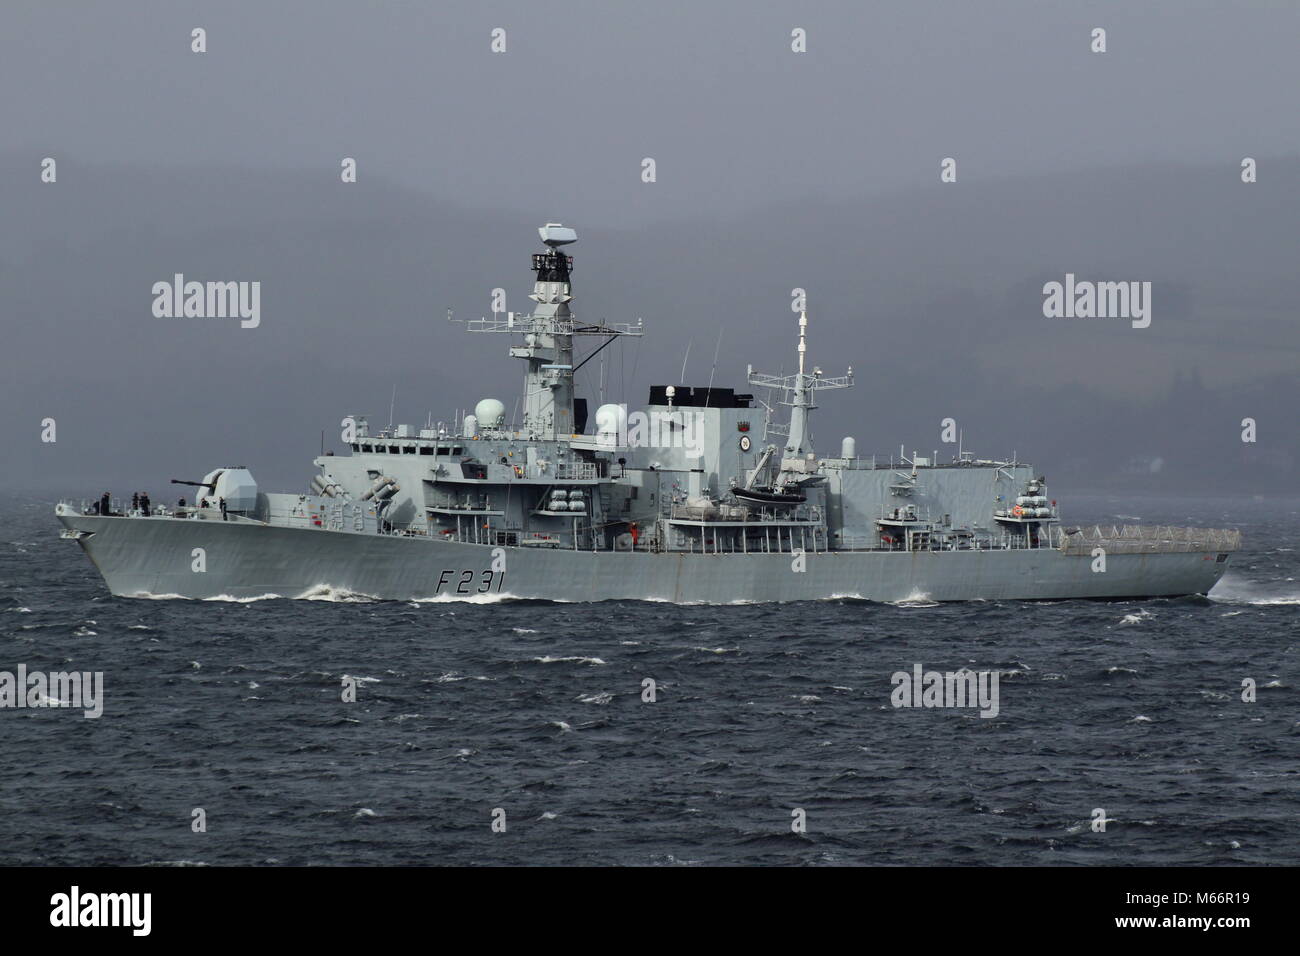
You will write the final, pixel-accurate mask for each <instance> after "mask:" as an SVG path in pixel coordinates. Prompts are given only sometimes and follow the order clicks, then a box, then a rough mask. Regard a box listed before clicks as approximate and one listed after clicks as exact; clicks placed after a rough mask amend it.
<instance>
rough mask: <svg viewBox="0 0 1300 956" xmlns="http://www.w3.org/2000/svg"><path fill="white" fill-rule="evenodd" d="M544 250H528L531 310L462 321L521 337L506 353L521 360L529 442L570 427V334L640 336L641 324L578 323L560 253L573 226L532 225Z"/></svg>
mask: <svg viewBox="0 0 1300 956" xmlns="http://www.w3.org/2000/svg"><path fill="white" fill-rule="evenodd" d="M537 232H538V234H539V235H540V236H541V238H542V242H543V244H544V245H545V246H546V251H545V252H541V253H536V254H534V255H533V265H532V267H533V271H534V272H535V273H536V274H537V275H536V279H535V281H534V283H533V291H532V293H531V294H530V295H529V296H528V297H529V298H530V299H532V300H533V301H534V302H535V303H537V305H536V306H535V307H534V310H533V312H532V313H531V314H528V315H524V314H516V313H514V312H507V313H506V315H505V317H504V319H503V318H502V317H501V316H500V314H499V313H498V314H497V315H494V316H493V317H492V318H490V319H489V318H483V319H474V320H471V321H469V322H467V323H466V328H467V329H468V330H469V331H471V332H508V333H519V334H520V335H522V336H523V344H522V345H512V346H511V347H510V355H511V356H512V357H514V358H518V359H523V361H524V363H525V365H526V368H525V371H524V393H523V421H522V423H521V424H522V433H523V434H522V437H524V438H526V439H529V440H532V441H557V440H560V439H564V438H568V437H569V436H570V435H572V434H573V432H574V418H573V373H574V372H575V371H576V369H575V367H574V364H573V337H574V336H575V335H606V336H609V337H610V340H611V341H612V340H613V338H615V337H617V336H620V335H641V334H642V330H641V324H640V322H638V323H637V324H636V325H635V326H633V325H630V324H627V323H615V324H612V325H605V324H600V325H582V324H579V323H578V322H577V321H576V320H575V318H574V316H573V313H572V311H571V310H570V309H569V303H570V302H571V301H572V300H573V287H572V285H571V283H570V274H571V273H572V271H573V257H572V256H569V255H566V254H564V253H563V252H560V251H559V250H560V247H561V246H566V245H569V244H570V243H574V242H577V241H578V234H577V232H576V231H575V230H573V229H571V228H569V227H567V226H564V225H561V224H560V223H558V222H548V223H547V224H546V225H544V226H541V227H540V228H539V229H538V230H537Z"/></svg>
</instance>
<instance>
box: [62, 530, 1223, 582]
mask: <svg viewBox="0 0 1300 956" xmlns="http://www.w3.org/2000/svg"><path fill="white" fill-rule="evenodd" d="M59 520H60V521H61V522H62V523H63V525H64V526H65V527H66V528H68V529H70V530H71V531H76V532H80V533H81V536H80V537H79V539H78V540H79V542H80V544H81V546H82V547H83V548H84V549H85V551H86V553H87V555H89V557H90V559H91V560H92V561H93V562H94V564H95V566H96V567H97V568H98V569H99V571H100V573H101V574H102V575H103V577H104V580H105V582H106V583H107V585H108V588H109V590H110V591H112V593H113V594H115V595H118V596H123V597H148V596H176V597H186V598H218V597H227V598H242V599H246V598H257V597H264V596H270V595H275V596H279V597H285V598H303V597H312V596H317V595H327V594H330V593H336V594H337V593H343V594H347V593H351V594H357V595H364V596H368V597H374V598H379V599H386V600H495V599H499V598H539V599H545V600H558V601H604V600H616V599H633V600H653V601H673V602H682V603H710V604H727V603H735V602H766V601H803V600H823V599H830V598H861V599H866V600H872V601H894V602H896V601H909V600H930V601H963V600H999V599H1003V600H1006V599H1012V600H1014V599H1030V600H1032V599H1060V598H1122V597H1157V596H1168V595H1184V594H1204V593H1208V592H1209V590H1210V589H1211V588H1212V587H1213V586H1214V585H1215V583H1216V582H1217V581H1218V580H1219V578H1220V577H1221V576H1222V575H1223V572H1224V571H1225V570H1226V568H1227V563H1226V562H1219V561H1216V560H1215V558H1216V555H1215V553H1214V552H1197V551H1192V552H1183V553H1150V554H1113V555H1110V556H1108V558H1107V567H1106V571H1105V572H1104V573H1094V572H1093V571H1092V559H1091V557H1089V556H1087V555H1072V554H1069V555H1067V554H1063V553H1062V552H1060V551H1058V550H1055V549H1046V548H1044V549H1032V550H1029V549H1025V550H1000V551H945V552H912V553H909V552H897V551H895V552H882V551H870V552H851V551H841V552H832V553H822V554H808V555H807V556H806V558H805V562H806V570H805V571H803V572H797V571H795V570H793V568H792V565H793V563H794V561H795V559H794V557H793V556H792V555H790V554H788V553H787V554H749V555H738V554H722V555H705V554H681V553H659V554H656V553H644V552H636V553H629V552H608V551H605V552H599V553H592V552H586V551H567V550H543V549H532V548H505V549H494V548H492V547H490V546H486V545H474V544H464V543H457V542H447V541H439V540H430V539H428V538H407V537H393V536H387V535H374V534H358V533H352V532H346V531H326V530H316V529H311V530H309V529H300V528H283V527H268V526H263V525H256V524H245V523H235V522H221V521H193V520H188V521H187V520H177V519H171V518H117V517H97V516H83V515H76V514H60V515H59ZM195 548H202V549H203V553H204V562H205V565H206V570H204V571H202V572H199V571H195V570H193V566H194V558H193V551H194V549H195ZM494 551H495V552H496V555H495V557H496V561H497V569H496V570H495V571H494V569H493V561H494ZM502 561H504V571H502V570H501V562H502Z"/></svg>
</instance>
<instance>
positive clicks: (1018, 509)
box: [1011, 505, 1025, 518]
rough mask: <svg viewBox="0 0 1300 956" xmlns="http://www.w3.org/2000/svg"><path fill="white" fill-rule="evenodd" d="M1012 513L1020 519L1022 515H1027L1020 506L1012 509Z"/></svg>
mask: <svg viewBox="0 0 1300 956" xmlns="http://www.w3.org/2000/svg"><path fill="white" fill-rule="evenodd" d="M1011 513H1012V514H1013V515H1015V516H1016V517H1017V518H1019V517H1020V516H1021V515H1022V514H1024V513H1025V509H1024V508H1022V507H1020V505H1016V506H1015V507H1014V508H1012V509H1011Z"/></svg>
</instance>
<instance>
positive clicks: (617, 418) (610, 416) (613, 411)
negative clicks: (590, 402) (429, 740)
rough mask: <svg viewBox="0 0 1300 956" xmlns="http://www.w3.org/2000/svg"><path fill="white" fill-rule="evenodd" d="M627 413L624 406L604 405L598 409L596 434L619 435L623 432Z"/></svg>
mask: <svg viewBox="0 0 1300 956" xmlns="http://www.w3.org/2000/svg"><path fill="white" fill-rule="evenodd" d="M625 415H626V412H625V411H624V408H623V406H622V405H602V406H600V408H598V409H596V434H597V435H617V434H618V433H619V432H621V431H622V430H623V423H624V421H625Z"/></svg>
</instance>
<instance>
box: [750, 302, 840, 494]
mask: <svg viewBox="0 0 1300 956" xmlns="http://www.w3.org/2000/svg"><path fill="white" fill-rule="evenodd" d="M798 348H799V371H798V372H796V373H795V374H794V375H764V374H761V373H756V372H755V371H754V366H752V365H751V366H749V371H748V378H749V384H750V385H757V386H759V387H762V388H779V389H781V390H782V391H783V392H784V393H785V398H783V399H782V401H781V404H782V405H788V406H789V407H790V423H789V425H788V426H780V425H772V426H770V427H769V431H770V432H772V433H773V434H777V435H780V434H784V435H785V436H786V441H785V452H784V454H783V455H782V456H781V472H780V474H779V476H778V477H777V480H776V486H777V487H778V488H780V487H784V486H786V485H796V484H799V483H800V482H801V481H802V480H804V479H805V478H806V477H807V475H809V474H811V473H812V472H815V471H816V470H817V459H816V453H815V452H814V451H813V445H812V433H811V431H810V429H809V427H808V416H809V413H810V412H811V411H812V410H813V409H814V408H816V407H817V405H816V404H815V398H816V393H817V390H818V389H823V388H851V387H852V385H853V368H852V366H850V367H849V370H848V374H846V375H841V376H838V377H836V378H825V377H823V376H822V370H821V369H820V368H818V367H817V366H815V365H814V366H813V370H812V372H811V373H809V372H808V371H807V366H806V364H805V359H806V355H807V352H808V313H807V311H806V310H805V311H802V312H800V313H799V346H798Z"/></svg>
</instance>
